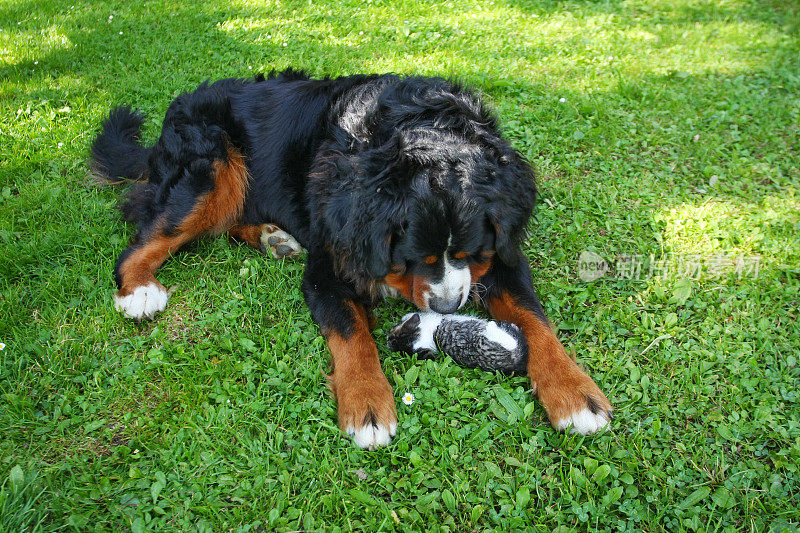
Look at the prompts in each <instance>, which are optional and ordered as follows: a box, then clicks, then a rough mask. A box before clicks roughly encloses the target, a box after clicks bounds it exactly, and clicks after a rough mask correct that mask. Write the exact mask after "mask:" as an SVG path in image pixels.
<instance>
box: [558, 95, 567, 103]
mask: <svg viewBox="0 0 800 533" xmlns="http://www.w3.org/2000/svg"><path fill="white" fill-rule="evenodd" d="M558 101H559V102H561V103H562V104H563V103H564V102H566V101H567V99H566V98H564V97H563V96H562V97H561V98H559V99H558Z"/></svg>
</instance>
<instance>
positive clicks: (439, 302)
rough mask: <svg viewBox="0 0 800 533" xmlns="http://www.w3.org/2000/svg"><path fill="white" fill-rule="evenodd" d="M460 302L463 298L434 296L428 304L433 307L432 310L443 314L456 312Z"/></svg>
mask: <svg viewBox="0 0 800 533" xmlns="http://www.w3.org/2000/svg"><path fill="white" fill-rule="evenodd" d="M460 303H461V298H456V299H454V300H445V299H444V298H436V297H433V298H431V299H430V300H429V301H428V306H429V307H430V308H431V311H435V312H437V313H439V314H442V315H449V314H450V313H455V312H456V311H458V307H459V305H458V304H460Z"/></svg>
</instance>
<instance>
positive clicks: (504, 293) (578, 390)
mask: <svg viewBox="0 0 800 533" xmlns="http://www.w3.org/2000/svg"><path fill="white" fill-rule="evenodd" d="M480 283H481V285H482V286H483V287H484V289H483V290H482V291H481V293H480V296H481V299H482V302H483V303H484V305H485V306H486V307H487V308H488V310H489V312H490V313H491V314H492V316H493V317H494V318H495V319H497V320H505V321H508V322H512V323H514V324H517V325H518V326H519V327H520V328H521V329H522V332H523V334H524V335H525V338H526V340H527V341H528V349H529V355H528V376H529V377H530V379H531V386H532V388H533V390H534V391H535V392H536V394H537V396H538V397H539V400H540V401H541V402H542V405H543V406H544V408H545V410H546V411H547V416H548V417H549V418H550V423H551V424H552V425H553V427H555V428H557V429H561V430H569V431H571V432H573V433H581V434H583V435H587V434H590V433H594V432H596V431H599V430H600V429H602V428H604V427H605V426H606V425H607V424H608V422H609V421H610V420H611V418H612V417H613V415H612V407H611V403H609V401H608V398H606V395H605V394H603V392H602V391H601V390H600V388H599V387H598V386H597V385H596V384H595V382H594V381H593V380H592V378H590V377H589V376H588V375H587V374H586V373H585V372H584V371H583V370H581V369H580V367H578V365H577V364H576V363H575V361H573V360H572V359H571V358H570V357H569V356H568V355H567V352H566V351H565V350H564V347H563V346H562V345H561V343H560V342H559V340H558V338H557V337H556V334H555V333H554V332H553V330H552V328H551V327H550V325H549V324H548V322H547V319H546V318H545V315H544V310H543V309H542V306H541V304H540V303H539V299H538V298H537V297H536V293H535V292H534V290H533V284H532V280H531V271H530V266H529V265H528V261H527V260H526V259H525V257H524V256H523V255H522V254H521V253H520V255H519V260H518V262H517V264H516V265H514V266H508V265H505V264H503V263H502V261H500V259H499V258H497V257H496V258H495V259H494V263H493V264H492V266H491V268H490V269H489V271H488V272H487V273H486V275H485V276H483V277H482V278H481V280H480Z"/></svg>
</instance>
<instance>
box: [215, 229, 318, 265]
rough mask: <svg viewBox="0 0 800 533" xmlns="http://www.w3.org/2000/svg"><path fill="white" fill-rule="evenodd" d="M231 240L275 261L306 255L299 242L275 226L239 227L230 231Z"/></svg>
mask: <svg viewBox="0 0 800 533" xmlns="http://www.w3.org/2000/svg"><path fill="white" fill-rule="evenodd" d="M228 235H229V236H230V237H231V239H233V240H235V241H239V242H244V243H247V244H249V245H250V246H252V247H253V248H256V249H258V250H261V251H262V252H264V253H269V254H271V255H272V257H274V258H275V259H283V258H286V259H295V258H297V257H300V256H301V255H303V254H304V253H306V250H305V248H303V246H302V245H301V244H300V243H299V242H297V240H296V239H295V238H294V237H293V236H291V235H290V234H288V233H287V232H285V231H283V230H282V229H281V228H279V227H278V226H276V225H275V224H254V225H238V226H234V227H232V228H231V229H230V230H228Z"/></svg>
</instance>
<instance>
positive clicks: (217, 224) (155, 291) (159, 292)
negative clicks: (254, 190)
mask: <svg viewBox="0 0 800 533" xmlns="http://www.w3.org/2000/svg"><path fill="white" fill-rule="evenodd" d="M211 174H212V178H213V188H212V189H211V190H210V191H209V192H207V193H204V194H201V195H199V196H197V197H196V198H194V205H193V206H192V207H191V209H190V210H189V211H188V214H186V215H185V216H183V217H181V218H180V220H178V221H175V220H174V219H175V218H176V214H175V211H176V210H175V209H172V210H170V208H169V207H167V209H166V210H165V211H164V212H163V213H162V214H161V215H159V217H157V218H156V219H155V220H154V221H153V222H152V223H151V224H150V225H149V228H148V230H147V231H146V232H143V233H140V235H139V236H138V237H137V239H136V240H135V242H134V243H133V244H132V245H131V246H129V247H128V248H127V249H126V250H125V251H124V252H123V254H122V256H121V257H120V258H119V260H118V261H117V266H116V268H115V270H114V275H115V278H116V282H117V287H118V289H119V290H118V291H117V293H116V294H115V295H114V306H115V307H116V308H117V309H118V310H119V311H121V312H122V313H124V314H125V316H127V317H129V318H132V319H134V320H141V319H145V318H148V319H149V318H153V317H154V316H155V315H156V314H157V313H159V312H160V311H163V310H164V307H166V305H167V299H168V295H167V291H166V289H165V288H164V286H163V285H162V284H161V283H159V282H158V280H156V278H155V273H156V271H157V270H158V268H159V267H160V266H161V265H162V264H163V263H164V261H165V260H166V259H167V257H169V256H170V255H171V254H173V253H175V252H176V251H177V250H178V249H179V248H180V247H181V246H183V245H184V244H186V243H187V242H189V241H191V240H193V239H195V238H197V237H199V236H200V235H203V234H208V233H212V234H214V233H222V232H224V231H227V230H228V229H230V228H231V227H232V226H233V225H234V223H235V221H236V220H237V219H238V218H239V216H240V214H241V211H242V206H243V205H244V199H245V193H246V190H247V169H246V167H245V163H244V158H243V156H242V154H241V153H240V152H238V151H237V150H235V149H233V148H230V149H229V150H228V154H227V157H226V158H225V159H224V160H217V161H215V162H214V163H213V165H212V171H211ZM169 205H171V204H169V203H167V206H169Z"/></svg>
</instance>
